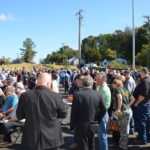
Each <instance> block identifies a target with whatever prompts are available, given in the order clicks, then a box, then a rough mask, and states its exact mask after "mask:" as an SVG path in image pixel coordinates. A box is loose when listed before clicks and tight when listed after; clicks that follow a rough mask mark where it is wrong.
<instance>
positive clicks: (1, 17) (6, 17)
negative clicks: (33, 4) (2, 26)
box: [0, 14, 15, 21]
mask: <svg viewBox="0 0 150 150" xmlns="http://www.w3.org/2000/svg"><path fill="white" fill-rule="evenodd" d="M14 20H15V18H14V17H13V16H11V15H5V14H0V21H14Z"/></svg>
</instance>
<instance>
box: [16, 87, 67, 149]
mask: <svg viewBox="0 0 150 150" xmlns="http://www.w3.org/2000/svg"><path fill="white" fill-rule="evenodd" d="M66 115H67V106H66V105H65V104H64V103H63V101H62V97H61V96H60V95H59V94H57V93H54V92H52V91H50V90H49V89H47V88H46V87H44V86H38V87H37V88H36V89H34V90H30V91H28V92H26V93H23V94H22V95H21V97H20V100H19V104H18V108H17V118H18V119H19V120H20V119H23V118H25V119H26V121H25V126H24V131H23V137H22V144H23V145H24V146H25V147H27V148H30V149H36V150H42V149H52V148H56V147H59V146H60V145H62V144H63V138H62V133H61V128H60V122H59V119H58V118H64V117H66Z"/></svg>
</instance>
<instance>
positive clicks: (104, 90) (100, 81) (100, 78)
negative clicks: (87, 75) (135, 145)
mask: <svg viewBox="0 0 150 150" xmlns="http://www.w3.org/2000/svg"><path fill="white" fill-rule="evenodd" d="M106 81H107V75H106V74H105V73H104V72H100V73H98V74H97V75H96V83H97V86H99V87H98V92H100V93H101V94H102V98H103V102H104V105H105V107H106V109H107V110H108V109H109V107H110V104H111V92H110V89H109V87H108V85H107V83H106ZM108 118H109V117H108V112H106V114H105V115H104V117H103V118H102V120H101V121H100V124H99V127H98V130H97V133H98V143H99V150H108V141H107V130H106V124H107V122H108Z"/></svg>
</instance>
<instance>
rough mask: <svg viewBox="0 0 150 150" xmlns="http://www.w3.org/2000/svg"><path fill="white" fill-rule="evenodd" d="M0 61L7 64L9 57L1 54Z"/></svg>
mask: <svg viewBox="0 0 150 150" xmlns="http://www.w3.org/2000/svg"><path fill="white" fill-rule="evenodd" d="M0 62H1V63H4V64H9V63H10V59H9V58H5V56H3V57H2V58H0Z"/></svg>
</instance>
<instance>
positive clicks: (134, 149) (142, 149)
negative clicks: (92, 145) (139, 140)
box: [1, 91, 150, 150]
mask: <svg viewBox="0 0 150 150" xmlns="http://www.w3.org/2000/svg"><path fill="white" fill-rule="evenodd" d="M61 92H62V93H63V91H61ZM66 97H67V95H63V98H66ZM70 109H71V107H69V109H68V115H67V117H66V119H64V120H63V121H62V130H63V137H64V141H65V144H64V145H63V146H62V147H61V150H70V148H69V145H70V144H71V143H72V136H73V135H72V133H71V132H70V130H69V120H70ZM21 136H22V135H21ZM21 136H20V137H19V139H18V140H17V142H16V144H14V145H12V146H10V147H8V148H1V150H25V149H23V148H22V146H21V144H20V143H21ZM108 137H109V150H117V149H118V148H117V147H114V143H113V142H112V140H111V134H109V135H108ZM135 137H136V135H132V136H131V135H130V136H129V150H150V143H149V144H147V145H132V143H131V140H132V139H134V138H135ZM12 139H13V140H14V138H13V137H12ZM96 143H97V138H96ZM96 150H98V148H96Z"/></svg>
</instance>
